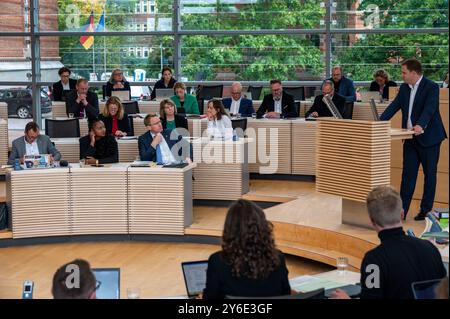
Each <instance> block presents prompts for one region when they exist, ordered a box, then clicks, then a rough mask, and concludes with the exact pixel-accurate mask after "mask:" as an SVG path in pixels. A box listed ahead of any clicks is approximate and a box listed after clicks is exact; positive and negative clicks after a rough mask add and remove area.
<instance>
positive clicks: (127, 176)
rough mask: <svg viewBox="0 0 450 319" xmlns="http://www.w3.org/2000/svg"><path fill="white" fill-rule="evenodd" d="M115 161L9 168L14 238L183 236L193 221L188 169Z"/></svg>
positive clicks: (190, 174) (8, 184)
mask: <svg viewBox="0 0 450 319" xmlns="http://www.w3.org/2000/svg"><path fill="white" fill-rule="evenodd" d="M194 168H195V164H191V165H189V166H187V167H185V168H182V169H180V168H162V167H155V168H150V167H147V168H132V167H130V166H129V165H128V164H123V163H118V164H113V165H105V167H99V168H97V167H91V166H86V167H82V168H80V167H79V165H78V164H73V165H72V167H71V168H55V169H40V170H22V171H13V170H8V172H7V188H6V190H7V203H8V206H9V209H10V212H11V216H12V232H13V238H14V239H16V238H30V237H47V236H71V235H87V234H91V235H94V234H170V235H183V234H184V227H186V226H189V225H190V224H191V223H192V169H194Z"/></svg>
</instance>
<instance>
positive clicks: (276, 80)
mask: <svg viewBox="0 0 450 319" xmlns="http://www.w3.org/2000/svg"><path fill="white" fill-rule="evenodd" d="M277 83H278V84H280V85H281V80H278V79H274V80H270V85H273V84H277Z"/></svg>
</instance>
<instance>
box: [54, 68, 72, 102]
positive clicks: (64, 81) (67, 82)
mask: <svg viewBox="0 0 450 319" xmlns="http://www.w3.org/2000/svg"><path fill="white" fill-rule="evenodd" d="M70 73H71V72H70V70H69V68H66V67H65V66H64V67H62V68H61V69H59V71H58V74H59V77H60V78H61V80H60V81H58V82H55V83H53V87H52V96H53V101H65V100H66V95H67V94H68V93H69V92H70V91H73V90H75V86H76V84H77V80H74V79H71V78H70Z"/></svg>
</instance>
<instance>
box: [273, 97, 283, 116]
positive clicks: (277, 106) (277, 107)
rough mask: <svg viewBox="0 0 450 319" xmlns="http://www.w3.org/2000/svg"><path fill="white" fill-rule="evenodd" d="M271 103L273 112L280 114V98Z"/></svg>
mask: <svg viewBox="0 0 450 319" xmlns="http://www.w3.org/2000/svg"><path fill="white" fill-rule="evenodd" d="M273 103H274V106H273V110H274V112H275V113H280V114H281V113H282V112H281V98H280V99H279V100H278V101H277V100H275V99H273Z"/></svg>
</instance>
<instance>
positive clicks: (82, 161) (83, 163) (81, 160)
mask: <svg viewBox="0 0 450 319" xmlns="http://www.w3.org/2000/svg"><path fill="white" fill-rule="evenodd" d="M84 165H85V161H84V159H80V168H81V167H83V166H84Z"/></svg>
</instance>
